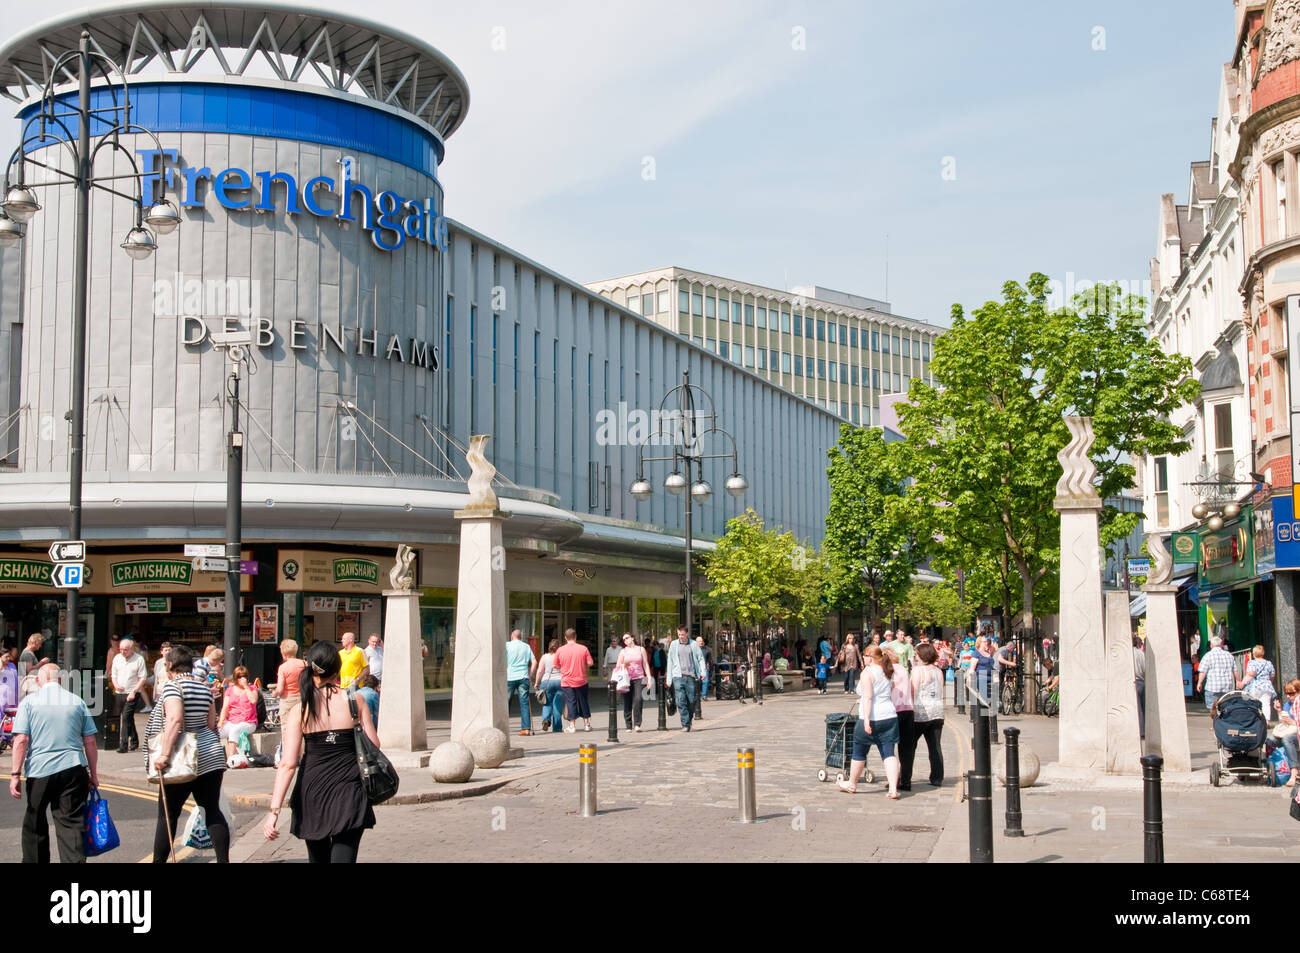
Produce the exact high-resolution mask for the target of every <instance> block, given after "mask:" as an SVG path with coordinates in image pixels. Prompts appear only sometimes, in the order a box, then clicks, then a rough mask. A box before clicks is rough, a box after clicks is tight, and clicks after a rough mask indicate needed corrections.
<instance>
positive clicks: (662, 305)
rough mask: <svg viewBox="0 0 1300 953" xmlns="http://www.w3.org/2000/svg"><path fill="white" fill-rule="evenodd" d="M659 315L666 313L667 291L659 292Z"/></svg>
mask: <svg viewBox="0 0 1300 953" xmlns="http://www.w3.org/2000/svg"><path fill="white" fill-rule="evenodd" d="M659 313H660V314H667V313H668V292H667V291H661V292H659Z"/></svg>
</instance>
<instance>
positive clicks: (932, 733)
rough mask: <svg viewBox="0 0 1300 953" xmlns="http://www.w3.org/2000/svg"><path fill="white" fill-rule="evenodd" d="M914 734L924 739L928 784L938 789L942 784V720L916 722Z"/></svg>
mask: <svg viewBox="0 0 1300 953" xmlns="http://www.w3.org/2000/svg"><path fill="white" fill-rule="evenodd" d="M916 733H917V735H918V736H920V737H922V738H924V739H925V746H926V748H927V749H929V751H930V783H931V784H933V785H934V786H935V787H938V786H939V785H940V784H943V742H942V740H941V739H942V737H943V719H942V718H940V719H938V720H936V721H918V722H917V723H916Z"/></svg>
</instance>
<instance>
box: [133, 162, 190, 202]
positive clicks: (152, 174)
mask: <svg viewBox="0 0 1300 953" xmlns="http://www.w3.org/2000/svg"><path fill="white" fill-rule="evenodd" d="M135 151H136V155H138V156H140V159H141V161H140V170H141V171H142V172H144V175H142V176H141V177H140V196H141V201H142V202H143V204H145V205H150V204H152V203H153V202H155V201H156V200H158V199H161V198H162V197H163V192H164V190H165V189H170V188H174V187H175V173H176V170H175V169H169V168H167V163H166V162H165V161H164V159H163V158H162V157H164V156H165V157H166V158H168V159H171V160H172V162H177V161H178V159H179V156H180V151H179V150H177V149H136V150H135ZM151 169H152V170H153V171H149V170H151ZM164 170H165V171H166V178H165V180H164V185H163V189H158V173H159V172H163V171H164ZM155 190H157V191H155Z"/></svg>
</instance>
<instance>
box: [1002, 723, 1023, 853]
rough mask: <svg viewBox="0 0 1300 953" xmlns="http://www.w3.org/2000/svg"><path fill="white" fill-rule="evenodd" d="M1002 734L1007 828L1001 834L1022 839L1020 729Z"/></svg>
mask: <svg viewBox="0 0 1300 953" xmlns="http://www.w3.org/2000/svg"><path fill="white" fill-rule="evenodd" d="M1002 733H1003V734H1004V735H1006V736H1007V751H1006V754H1007V826H1006V830H1004V831H1003V832H1002V833H1003V835H1004V836H1006V837H1024V836H1025V831H1024V828H1022V827H1021V826H1020V819H1021V814H1020V729H1019V728H1006V729H1003V731H1002Z"/></svg>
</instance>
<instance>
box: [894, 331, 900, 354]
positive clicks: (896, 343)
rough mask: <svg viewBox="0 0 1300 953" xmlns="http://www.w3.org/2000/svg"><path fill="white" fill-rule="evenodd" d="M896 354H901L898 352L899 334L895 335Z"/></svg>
mask: <svg viewBox="0 0 1300 953" xmlns="http://www.w3.org/2000/svg"><path fill="white" fill-rule="evenodd" d="M894 353H895V354H898V353H899V350H898V335H897V334H895V335H894Z"/></svg>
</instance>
